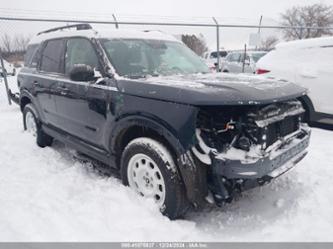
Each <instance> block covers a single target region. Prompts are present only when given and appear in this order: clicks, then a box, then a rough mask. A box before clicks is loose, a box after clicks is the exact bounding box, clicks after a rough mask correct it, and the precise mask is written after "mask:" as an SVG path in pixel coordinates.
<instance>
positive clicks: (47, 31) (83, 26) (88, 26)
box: [37, 23, 92, 35]
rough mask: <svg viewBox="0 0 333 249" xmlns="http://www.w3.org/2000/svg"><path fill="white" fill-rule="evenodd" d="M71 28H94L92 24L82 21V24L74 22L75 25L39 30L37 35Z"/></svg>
mask: <svg viewBox="0 0 333 249" xmlns="http://www.w3.org/2000/svg"><path fill="white" fill-rule="evenodd" d="M71 28H76V30H87V29H92V27H91V25H90V24H88V23H80V24H73V25H67V26H61V27H57V28H53V29H48V30H45V31H41V32H39V33H38V34H37V35H41V34H46V33H50V32H54V31H57V30H63V29H71Z"/></svg>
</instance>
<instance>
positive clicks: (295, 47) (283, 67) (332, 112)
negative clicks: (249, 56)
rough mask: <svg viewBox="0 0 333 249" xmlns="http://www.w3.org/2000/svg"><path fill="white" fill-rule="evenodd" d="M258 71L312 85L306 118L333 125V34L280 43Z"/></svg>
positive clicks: (313, 121) (310, 86)
mask: <svg viewBox="0 0 333 249" xmlns="http://www.w3.org/2000/svg"><path fill="white" fill-rule="evenodd" d="M257 73H258V74H264V75H266V76H269V77H272V76H273V77H276V78H281V79H285V80H289V81H292V82H295V83H296V84H299V85H301V86H303V87H306V88H308V89H309V98H306V99H305V102H304V103H303V104H304V107H305V109H306V111H307V113H306V117H305V118H306V119H307V121H309V122H311V123H313V124H314V125H315V124H323V125H325V126H327V127H333V37H325V38H314V39H306V40H299V41H291V42H284V43H280V44H278V45H276V47H275V49H274V50H272V51H271V52H269V53H268V54H267V55H266V56H264V57H263V58H261V59H260V60H259V61H258V63H257Z"/></svg>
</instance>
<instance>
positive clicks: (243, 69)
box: [242, 43, 246, 73]
mask: <svg viewBox="0 0 333 249" xmlns="http://www.w3.org/2000/svg"><path fill="white" fill-rule="evenodd" d="M245 60H246V43H245V45H244V55H243V65H242V73H244V72H245Z"/></svg>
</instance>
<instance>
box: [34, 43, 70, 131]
mask: <svg viewBox="0 0 333 249" xmlns="http://www.w3.org/2000/svg"><path fill="white" fill-rule="evenodd" d="M64 48H65V43H64V40H62V39H54V40H49V41H46V42H45V44H44V47H43V49H42V54H41V60H40V65H39V66H38V73H37V74H35V77H34V79H33V88H34V92H35V95H36V98H37V101H38V103H39V107H40V112H41V115H43V119H44V122H45V123H48V124H51V125H54V126H56V125H57V124H58V115H57V110H56V105H55V94H56V91H57V83H58V79H59V77H61V76H62V75H63V73H64V72H63V58H64Z"/></svg>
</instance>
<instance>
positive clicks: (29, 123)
mask: <svg viewBox="0 0 333 249" xmlns="http://www.w3.org/2000/svg"><path fill="white" fill-rule="evenodd" d="M23 126H24V130H26V131H27V132H29V133H30V134H32V136H33V137H35V138H36V143H37V145H38V146H39V147H42V148H43V147H46V146H50V145H51V144H52V141H53V138H52V137H50V136H49V135H47V134H46V133H45V132H44V131H43V130H42V127H41V124H40V121H39V119H38V115H37V112H36V110H35V108H34V106H33V105H32V104H27V105H26V106H25V107H24V109H23Z"/></svg>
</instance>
